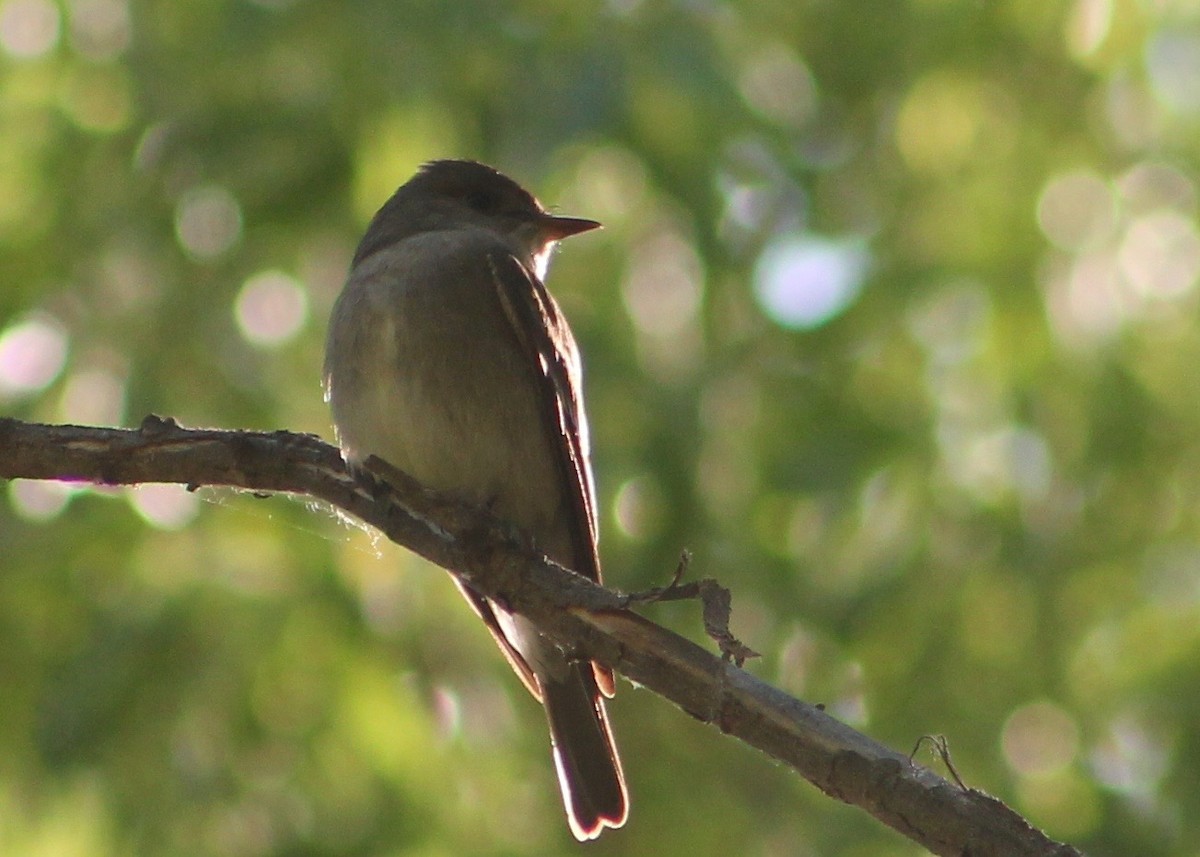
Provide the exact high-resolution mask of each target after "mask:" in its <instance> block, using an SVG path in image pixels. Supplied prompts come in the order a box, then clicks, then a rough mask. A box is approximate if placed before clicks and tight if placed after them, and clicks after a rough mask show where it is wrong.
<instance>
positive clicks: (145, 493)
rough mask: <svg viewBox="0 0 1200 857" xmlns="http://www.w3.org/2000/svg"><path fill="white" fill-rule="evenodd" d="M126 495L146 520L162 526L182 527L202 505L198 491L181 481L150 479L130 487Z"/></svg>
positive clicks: (159, 527) (170, 528) (152, 524)
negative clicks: (177, 482)
mask: <svg viewBox="0 0 1200 857" xmlns="http://www.w3.org/2000/svg"><path fill="white" fill-rule="evenodd" d="M127 496H128V497H129V502H130V503H131V504H132V505H133V508H134V509H135V510H137V513H138V514H139V515H141V516H142V518H143V519H144V520H145V521H146V523H148V524H150V525H151V526H153V527H157V528H158V529H160V530H182V529H183V528H184V527H186V526H187V525H188V524H190V523H191V522H192V519H193V518H195V517H196V512H197V511H198V509H199V506H200V503H199V501H198V500H197V499H196V495H195V494H193V493H192V492H190V491H188V490H187V488H185V487H184V486H182V485H174V484H165V483H164V484H159V483H148V484H145V485H138V486H137V487H135V488H131V489H130V490H129V492H128V494H127Z"/></svg>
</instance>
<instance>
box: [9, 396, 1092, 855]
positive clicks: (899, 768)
mask: <svg viewBox="0 0 1200 857" xmlns="http://www.w3.org/2000/svg"><path fill="white" fill-rule="evenodd" d="M0 478H5V479H56V480H70V481H86V482H93V483H99V484H105V485H117V484H122V485H130V484H137V483H142V482H176V483H182V484H185V485H187V486H189V488H194V487H198V486H201V485H226V486H233V487H237V488H244V489H249V490H254V491H276V492H286V493H292V494H305V495H309V496H312V497H317V498H319V499H322V500H324V501H326V502H328V503H330V504H331V505H333V506H336V507H338V508H339V509H342V510H344V511H345V512H348V513H349V514H351V515H353V516H355V517H357V518H360V519H361V520H363V521H365V522H366V523H368V524H371V525H372V526H374V527H377V528H378V529H379V530H381V531H382V532H383V533H385V534H386V535H387V536H388V538H390V539H391V540H392V541H394V542H396V543H398V544H401V545H403V546H405V547H407V548H409V549H410V550H413V551H415V552H416V553H418V554H420V555H421V556H423V557H425V558H427V559H429V560H431V561H433V562H435V563H437V564H438V565H440V566H442V567H443V568H446V569H450V570H451V571H452V572H453V573H456V574H459V575H461V576H462V577H463V578H464V579H466V580H468V581H469V582H470V584H471V586H472V587H474V588H475V589H477V590H478V591H480V592H482V593H483V594H485V595H487V596H488V597H490V598H495V599H497V600H498V601H500V602H502V603H504V604H506V605H508V606H509V607H511V608H512V609H513V610H515V611H516V612H519V613H522V614H524V615H526V616H528V617H529V618H530V619H532V620H533V621H534V622H536V623H537V625H538V626H539V627H540V628H541V629H542V630H543V631H544V632H545V633H546V634H547V635H549V636H550V637H551V638H553V639H554V640H555V641H556V642H558V643H559V644H560V645H562V646H563V647H564V648H566V649H567V650H569V651H572V652H575V653H578V654H579V655H580V656H581V657H583V656H586V657H588V658H592V659H594V660H598V661H600V662H601V663H604V664H606V665H607V666H610V667H612V668H613V669H615V670H617V671H618V672H620V673H622V674H623V675H625V676H626V677H627V678H629V679H631V680H633V681H635V682H637V683H638V684H640V685H642V686H643V687H645V688H648V689H650V690H652V691H654V692H655V693H658V694H659V695H661V696H663V697H666V698H667V699H669V700H671V701H672V702H674V703H675V704H676V705H678V706H679V707H680V708H682V709H683V710H684V711H686V712H687V713H688V714H691V715H692V716H693V717H696V718H698V719H700V720H702V721H704V722H706V723H711V724H714V725H716V726H717V727H718V728H720V729H721V731H723V732H726V733H728V734H730V735H734V736H736V737H737V738H740V739H741V740H742V741H744V742H745V743H747V744H749V745H750V746H752V747H757V748H758V749H759V750H761V751H762V752H764V753H766V754H767V755H768V756H770V757H772V758H773V759H776V760H778V761H780V762H783V763H784V764H787V765H789V766H791V767H792V768H794V769H795V770H796V771H797V772H799V773H800V774H801V775H802V776H803V777H804V778H805V779H807V780H808V781H809V782H811V783H813V784H814V785H815V786H817V788H819V789H821V790H822V791H823V792H825V793H826V794H828V795H830V796H832V797H835V798H837V799H839V800H842V801H845V802H846V803H850V804H853V805H855V806H858V807H861V808H862V809H864V810H866V811H867V812H869V813H870V814H871V815H873V816H875V817H876V818H877V819H879V820H880V821H882V822H883V823H884V824H886V825H888V826H889V827H892V828H894V829H895V830H897V831H899V832H900V833H902V834H903V835H905V836H907V837H908V838H910V839H912V840H913V841H914V842H917V843H919V844H921V845H923V846H924V847H925V848H927V849H929V850H930V851H931V852H933V853H935V854H945V855H964V854H970V855H973V857H985V856H987V857H990V855H996V857H1001V855H1003V857H1017V855H1043V856H1044V855H1056V857H1058V855H1078V854H1080V853H1081V852H1079V851H1078V850H1076V849H1075V848H1072V847H1071V846H1068V845H1064V844H1061V843H1058V842H1054V841H1052V840H1050V839H1049V838H1047V837H1046V836H1045V835H1044V834H1042V833H1041V832H1040V831H1038V830H1036V829H1034V828H1033V827H1032V826H1031V825H1030V824H1029V823H1028V822H1026V821H1025V819H1023V818H1022V817H1021V816H1020V815H1018V814H1017V813H1015V812H1014V811H1012V810H1011V809H1009V808H1008V807H1007V806H1005V805H1004V804H1003V803H1001V802H1000V801H999V800H997V799H995V798H993V797H991V796H989V795H986V794H984V793H983V792H980V791H978V790H975V789H963V788H961V787H960V786H958V785H955V784H952V783H950V782H947V781H946V780H944V779H942V778H941V777H939V776H937V775H936V774H935V773H933V772H932V771H930V770H929V769H927V768H924V767H922V766H920V765H917V764H914V763H913V762H912V761H911V760H910V758H909V757H908V756H905V755H904V754H902V753H898V752H895V751H893V750H890V749H888V748H887V747H884V746H883V745H881V744H879V743H877V742H875V741H873V740H871V739H870V738H868V737H867V736H865V735H862V734H861V733H859V732H856V731H854V730H853V729H851V728H850V727H848V726H846V725H844V724H842V723H840V722H838V721H836V720H834V719H833V718H832V717H830V716H829V715H828V714H826V713H825V712H824V711H822V710H821V709H820V708H818V707H815V706H812V705H809V704H806V703H804V702H801V701H799V700H797V699H793V698H792V697H789V696H787V695H786V694H784V693H783V692H782V691H779V690H777V689H775V688H774V687H771V686H770V685H768V684H766V683H765V682H762V681H760V680H758V679H756V678H755V677H754V676H752V675H750V674H749V673H747V672H745V671H744V670H742V669H740V668H738V667H736V666H734V665H733V664H731V663H729V662H727V661H726V660H723V659H722V658H720V657H717V656H716V655H713V654H711V653H709V652H707V651H705V650H704V649H702V648H700V647H699V646H697V645H695V644H694V643H692V642H690V641H688V640H686V639H684V638H683V637H680V636H679V635H677V634H675V633H673V632H671V631H668V630H667V629H665V628H662V627H660V626H658V625H655V624H653V623H651V622H649V621H647V620H646V619H643V618H642V617H640V616H638V615H636V614H635V613H632V612H631V611H629V610H625V609H621V607H622V604H623V603H625V602H624V601H623V599H622V596H621V595H620V594H619V593H616V592H613V591H612V590H608V589H605V588H603V587H601V586H598V585H596V584H595V583H593V582H592V581H590V580H588V579H587V578H584V577H583V576H581V575H578V574H575V573H573V572H571V571H568V570H566V569H564V568H562V567H561V566H558V565H556V564H555V563H553V562H551V561H549V560H547V559H546V558H545V557H543V556H540V555H537V554H535V553H533V552H532V551H531V550H530V549H529V548H528V547H525V546H522V545H521V544H519V543H518V540H517V539H514V538H513V537H512V535H511V530H510V528H509V527H507V526H505V525H504V524H503V522H500V521H497V520H496V519H495V518H494V517H493V516H491V515H490V514H488V513H487V512H485V511H482V510H478V509H474V508H470V507H466V506H463V505H461V504H458V503H456V502H453V501H452V500H449V499H447V498H445V497H441V496H437V495H435V494H434V493H433V492H431V491H428V490H426V489H424V488H422V487H421V486H420V485H418V484H417V483H416V482H415V481H413V480H412V479H410V478H408V477H406V476H404V475H403V474H397V473H390V474H389V483H388V484H386V485H385V484H383V483H380V484H377V485H372V484H370V483H369V480H367V479H359V478H356V477H355V476H354V475H352V474H351V473H349V472H347V470H346V466H345V464H344V462H343V461H342V458H341V455H340V454H339V453H338V451H337V449H335V448H334V447H332V446H330V445H328V444H326V443H324V442H323V441H321V440H320V439H319V438H317V437H315V436H312V435H298V434H292V433H289V432H273V433H258V432H244V431H212V430H190V429H183V428H180V427H179V426H177V425H176V424H175V423H174V422H172V421H165V420H161V419H158V418H157V417H147V419H146V420H145V421H143V423H142V426H141V428H140V429H136V430H132V429H107V428H87V427H78V426H50V425H38V424H32V423H23V422H20V421H18V420H13V419H7V418H0Z"/></svg>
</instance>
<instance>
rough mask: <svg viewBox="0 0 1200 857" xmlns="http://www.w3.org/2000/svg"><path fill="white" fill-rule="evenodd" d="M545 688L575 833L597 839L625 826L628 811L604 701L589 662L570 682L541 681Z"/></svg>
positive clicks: (565, 800) (578, 668)
mask: <svg viewBox="0 0 1200 857" xmlns="http://www.w3.org/2000/svg"><path fill="white" fill-rule="evenodd" d="M539 678H540V677H539ZM541 686H542V687H541V690H542V704H543V705H544V706H545V708H546V719H547V720H548V721H549V723H550V741H551V743H552V745H553V750H554V767H555V768H556V769H557V771H558V784H559V787H560V788H561V789H562V796H563V804H564V805H565V806H566V810H567V819H568V821H569V822H570V824H571V832H572V833H574V834H575V838H576V839H578V840H580V841H581V842H582V841H584V840H588V839H595V838H596V837H597V836H599V835H600V834H601V833H602V832H603V831H604V828H606V827H620V826H621V825H622V824H624V823H625V818H626V816H627V815H628V813H629V793H628V792H627V791H626V788H625V774H624V773H623V772H622V771H621V759H620V757H618V756H617V747H616V744H615V743H614V742H613V736H612V730H611V729H610V728H609V725H608V714H607V713H606V712H605V710H604V698H603V697H602V696H601V694H600V691H599V689H598V688H597V687H596V680H595V678H593V675H592V665H591V664H588V663H583V664H575V665H574V666H573V667H572V668H571V670H570V674H569V676H568V677H567V680H566V681H561V682H559V681H554V680H553V679H550V680H546V679H542V680H541Z"/></svg>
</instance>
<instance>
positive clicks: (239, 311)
mask: <svg viewBox="0 0 1200 857" xmlns="http://www.w3.org/2000/svg"><path fill="white" fill-rule="evenodd" d="M234 312H235V315H236V317H237V323H238V328H239V329H240V330H241V332H242V336H244V337H245V338H246V339H247V340H248V341H249V342H252V343H254V344H255V345H260V346H263V347H268V348H270V347H274V346H277V345H282V344H283V343H285V342H287V341H289V340H291V339H292V338H293V337H295V335H296V334H297V333H299V332H300V329H301V328H302V327H303V326H304V322H305V320H306V319H307V318H308V295H307V293H306V292H305V290H304V286H303V284H301V283H300V282H299V281H297V280H296V279H294V278H293V277H290V276H288V275H287V274H285V273H283V272H282V271H263V272H261V273H259V274H255V275H254V276H253V277H251V278H250V279H248V280H246V283H245V285H243V286H242V290H241V291H240V292H239V293H238V296H237V302H236V305H235V308H234Z"/></svg>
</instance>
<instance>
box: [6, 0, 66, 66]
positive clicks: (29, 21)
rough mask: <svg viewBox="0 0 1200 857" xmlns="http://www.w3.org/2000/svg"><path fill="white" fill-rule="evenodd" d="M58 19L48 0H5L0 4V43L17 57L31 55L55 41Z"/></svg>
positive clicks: (25, 57) (30, 57) (50, 46)
mask: <svg viewBox="0 0 1200 857" xmlns="http://www.w3.org/2000/svg"><path fill="white" fill-rule="evenodd" d="M60 26H61V21H60V18H59V14H58V7H56V6H55V5H54V4H53V3H51V2H49V0H8V2H6V3H4V5H2V6H0V47H3V48H4V50H5V51H7V52H8V53H9V54H10V55H11V56H14V57H17V58H18V59H33V58H34V57H40V56H42V55H43V54H45V53H47V52H48V51H49V50H50V49H51V48H53V47H54V46H55V45H56V44H57V43H58V34H59V28H60Z"/></svg>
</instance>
